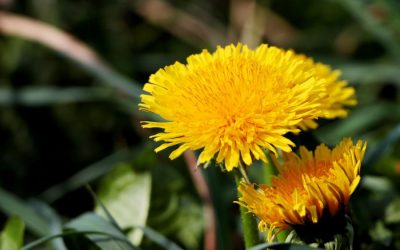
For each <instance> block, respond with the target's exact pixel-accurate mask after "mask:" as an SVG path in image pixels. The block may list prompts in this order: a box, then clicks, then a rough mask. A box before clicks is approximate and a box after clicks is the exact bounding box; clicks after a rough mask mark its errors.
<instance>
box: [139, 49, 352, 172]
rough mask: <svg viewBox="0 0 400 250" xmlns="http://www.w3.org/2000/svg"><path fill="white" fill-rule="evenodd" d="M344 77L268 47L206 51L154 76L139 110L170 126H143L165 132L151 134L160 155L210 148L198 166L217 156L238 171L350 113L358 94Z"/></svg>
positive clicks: (177, 154) (326, 68)
mask: <svg viewBox="0 0 400 250" xmlns="http://www.w3.org/2000/svg"><path fill="white" fill-rule="evenodd" d="M337 77H338V76H337V72H332V71H331V70H330V69H329V68H328V67H327V66H324V65H322V64H316V63H314V62H313V61H312V60H311V59H309V58H307V57H305V56H303V55H297V54H295V53H294V52H293V51H291V50H289V51H284V50H282V49H279V48H276V47H269V46H267V45H265V44H263V45H260V46H259V47H258V48H257V49H255V50H252V49H249V48H248V47H247V46H243V45H241V44H238V45H237V46H234V45H230V46H227V47H225V48H221V47H218V48H217V50H216V52H215V53H213V54H210V53H209V52H208V51H207V50H203V51H202V52H201V53H200V54H197V55H192V56H190V57H188V58H187V64H181V63H179V62H176V63H175V64H173V65H171V66H167V67H165V68H163V69H160V70H158V71H157V72H156V73H155V74H153V75H151V76H150V79H149V82H148V83H146V84H145V86H144V88H143V89H144V91H146V92H147V94H143V95H142V96H141V98H142V103H141V104H140V105H139V106H140V109H141V110H143V111H147V112H152V113H155V114H157V115H159V116H160V117H161V118H162V120H163V121H161V122H154V121H149V122H145V123H144V125H143V127H144V128H159V129H162V132H160V133H158V134H155V135H153V136H152V138H153V139H154V140H155V141H163V142H164V144H162V145H161V146H159V147H158V148H156V152H158V151H161V150H163V149H165V148H168V147H171V146H176V145H179V147H178V148H177V149H175V150H174V151H173V152H172V153H171V154H170V158H171V159H174V158H176V157H178V156H179V155H181V154H182V153H183V152H184V151H186V150H189V149H190V150H199V149H203V150H202V153H201V154H200V156H199V163H205V162H208V161H209V160H211V159H212V158H213V157H214V156H215V157H216V160H217V162H219V163H222V162H224V164H225V168H226V169H227V170H232V169H233V168H234V167H237V166H238V164H239V162H240V161H242V162H244V163H245V164H246V165H251V163H252V161H253V160H254V159H256V160H258V159H261V160H263V161H266V157H265V154H264V151H263V149H268V150H270V151H272V152H275V153H276V149H280V150H282V151H285V152H288V151H291V147H292V146H294V144H293V143H292V142H291V141H290V140H288V139H287V138H285V137H284V135H285V134H286V133H288V132H299V131H300V130H299V128H300V127H302V126H303V127H312V126H313V122H314V121H313V119H317V118H319V117H327V118H333V117H337V116H340V115H342V114H343V113H344V112H346V111H345V110H344V106H345V105H348V104H351V103H352V102H353V101H352V100H354V95H353V94H354V90H353V89H352V88H350V87H347V86H346V84H345V83H344V82H341V81H338V80H337ZM331 91H334V94H331V93H330V92H331ZM332 93H333V92H332ZM327 100H330V101H329V102H327Z"/></svg>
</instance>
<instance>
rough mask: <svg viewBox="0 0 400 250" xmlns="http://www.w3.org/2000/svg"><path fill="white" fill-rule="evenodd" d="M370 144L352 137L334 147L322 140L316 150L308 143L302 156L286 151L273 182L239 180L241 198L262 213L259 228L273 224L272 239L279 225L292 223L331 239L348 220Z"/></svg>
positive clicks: (301, 231)
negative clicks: (326, 144) (249, 182)
mask: <svg viewBox="0 0 400 250" xmlns="http://www.w3.org/2000/svg"><path fill="white" fill-rule="evenodd" d="M365 149H366V143H364V142H362V141H358V142H357V144H356V145H353V142H352V141H351V139H349V138H347V139H344V140H343V141H342V142H341V143H340V144H339V145H338V146H336V147H335V148H334V149H333V150H330V149H329V148H328V147H327V146H325V145H324V144H321V145H320V146H318V147H317V148H316V150H315V152H314V153H313V152H310V151H308V150H307V149H306V148H305V147H301V148H300V156H298V155H296V154H295V153H293V152H291V153H285V154H284V155H283V159H284V162H283V163H279V162H276V164H277V168H278V170H279V175H278V176H277V177H276V178H274V179H273V180H272V185H271V186H266V185H260V186H259V187H258V188H255V187H254V186H253V185H250V184H244V183H243V184H241V185H240V186H239V192H240V193H241V195H242V196H241V197H240V198H239V204H241V205H242V206H245V207H246V208H247V209H248V210H249V211H250V212H252V213H254V214H255V215H257V216H258V217H259V218H260V223H259V229H260V230H261V231H265V230H266V229H269V235H268V238H269V239H271V238H272V236H273V231H274V229H275V228H279V229H281V230H283V229H287V228H292V229H294V230H295V231H296V233H298V234H299V235H300V236H303V237H304V236H307V235H312V237H317V238H322V239H325V240H328V239H329V237H330V236H332V234H333V233H335V232H337V231H340V230H341V229H343V227H344V226H345V213H346V212H347V209H348V203H349V199H350V196H351V194H352V193H353V192H354V190H355V189H356V187H357V185H358V183H359V182H360V175H359V173H360V167H361V161H362V158H363V156H364V153H365ZM302 234H303V235H302ZM306 238H307V237H306ZM310 240H312V239H310Z"/></svg>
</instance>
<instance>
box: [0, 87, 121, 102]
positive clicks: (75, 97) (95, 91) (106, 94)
mask: <svg viewBox="0 0 400 250" xmlns="http://www.w3.org/2000/svg"><path fill="white" fill-rule="evenodd" d="M112 94H113V93H112V90H110V89H106V88H99V87H96V88H81V87H69V88H43V87H41V88H23V89H18V90H15V89H11V88H1V89H0V105H16V104H18V105H27V106H42V105H53V104H60V103H71V102H90V101H97V100H104V101H106V100H107V101H108V100H110V99H111V98H112V97H113V96H112Z"/></svg>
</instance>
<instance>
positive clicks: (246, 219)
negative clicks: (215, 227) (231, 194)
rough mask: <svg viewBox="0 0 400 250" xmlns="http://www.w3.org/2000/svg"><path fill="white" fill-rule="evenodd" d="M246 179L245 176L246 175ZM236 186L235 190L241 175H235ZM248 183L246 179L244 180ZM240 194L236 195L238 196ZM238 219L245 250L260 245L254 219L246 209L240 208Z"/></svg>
mask: <svg viewBox="0 0 400 250" xmlns="http://www.w3.org/2000/svg"><path fill="white" fill-rule="evenodd" d="M246 177H247V175H246ZM235 179H236V186H237V188H238V187H239V185H240V182H241V180H242V177H241V173H240V174H239V173H236V175H235ZM246 181H248V179H247V180H246ZM239 195H240V194H239V193H238V196H239ZM240 217H241V219H242V227H243V237H244V243H245V246H246V249H249V248H251V247H253V246H255V245H257V244H259V243H260V238H259V236H258V229H257V222H256V219H255V217H254V216H253V215H252V214H250V213H249V212H248V211H247V209H246V208H245V207H243V206H240Z"/></svg>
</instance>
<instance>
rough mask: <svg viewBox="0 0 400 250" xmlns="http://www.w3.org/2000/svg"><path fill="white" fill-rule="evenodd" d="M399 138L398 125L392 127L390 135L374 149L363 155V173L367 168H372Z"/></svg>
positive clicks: (399, 129) (399, 126)
mask: <svg viewBox="0 0 400 250" xmlns="http://www.w3.org/2000/svg"><path fill="white" fill-rule="evenodd" d="M399 138H400V125H398V126H396V127H394V128H393V129H392V130H391V131H390V133H389V134H388V135H387V136H386V137H385V138H383V140H381V141H380V142H379V143H378V144H377V145H375V147H373V148H372V149H370V150H369V151H367V153H366V155H365V160H364V161H365V164H364V165H365V167H364V171H365V170H366V169H368V168H372V167H373V166H374V165H375V164H376V163H377V162H378V161H379V159H380V158H381V157H382V156H383V155H384V153H385V152H387V151H388V150H389V149H390V147H393V144H394V143H395V142H397V141H398V140H399Z"/></svg>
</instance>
